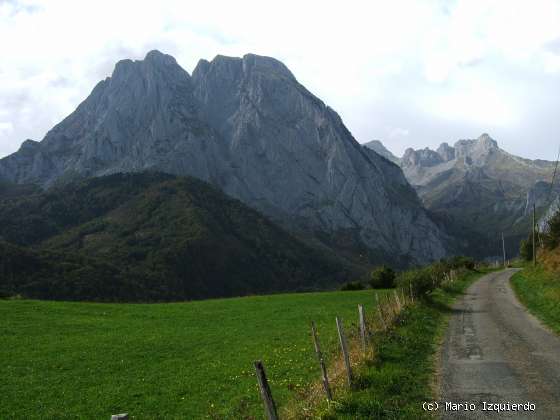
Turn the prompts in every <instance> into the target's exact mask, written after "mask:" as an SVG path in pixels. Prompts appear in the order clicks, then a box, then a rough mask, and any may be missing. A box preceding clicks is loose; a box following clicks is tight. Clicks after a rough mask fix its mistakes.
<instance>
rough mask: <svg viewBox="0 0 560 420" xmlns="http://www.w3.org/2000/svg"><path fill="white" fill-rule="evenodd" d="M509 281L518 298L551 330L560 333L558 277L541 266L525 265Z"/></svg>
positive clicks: (559, 281)
mask: <svg viewBox="0 0 560 420" xmlns="http://www.w3.org/2000/svg"><path fill="white" fill-rule="evenodd" d="M511 283H512V285H513V289H514V290H515V293H516V294H517V297H518V298H519V300H520V301H521V302H522V303H523V304H524V305H525V306H526V307H527V308H528V309H529V311H530V312H531V313H532V314H533V315H535V316H536V317H538V318H540V319H541V320H542V321H543V322H544V323H545V324H546V325H548V326H549V327H550V328H551V329H552V330H553V331H555V332H556V333H558V334H560V278H559V276H558V275H557V274H556V275H554V274H552V273H550V272H548V271H545V270H544V269H543V267H541V266H538V267H536V268H533V267H531V266H529V265H528V266H527V267H526V268H525V269H524V270H523V271H520V272H518V273H516V274H515V275H514V276H513V277H512V279H511Z"/></svg>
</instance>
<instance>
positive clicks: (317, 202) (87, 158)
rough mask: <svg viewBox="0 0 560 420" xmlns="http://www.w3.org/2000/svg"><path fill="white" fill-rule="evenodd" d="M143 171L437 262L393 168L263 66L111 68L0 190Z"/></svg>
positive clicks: (157, 62) (432, 240) (157, 55)
mask: <svg viewBox="0 0 560 420" xmlns="http://www.w3.org/2000/svg"><path fill="white" fill-rule="evenodd" d="M152 169H155V170H159V171H163V172H167V173H171V174H176V175H191V176H195V177H197V178H200V179H203V180H205V181H208V182H210V183H211V184H213V185H215V186H217V187H219V188H220V189H221V190H222V191H224V192H226V193H227V194H229V195H230V196H233V197H235V198H238V199H240V200H241V201H243V202H244V203H246V204H249V205H250V206H252V207H254V208H256V209H258V210H260V211H261V212H263V213H265V214H266V215H268V216H269V217H271V218H273V219H275V220H278V221H281V222H282V223H283V224H284V225H285V226H288V227H290V228H293V229H295V230H297V231H298V232H299V231H302V230H304V231H311V232H323V233H324V234H326V237H330V238H332V239H333V243H334V242H336V238H338V235H344V238H345V242H347V243H355V244H361V245H360V246H364V245H365V246H366V247H367V248H368V249H370V250H371V253H372V255H377V256H378V258H382V257H384V256H389V257H390V258H393V259H400V260H401V262H403V261H406V262H423V261H428V260H432V259H437V258H440V257H442V256H443V255H445V252H446V251H445V246H444V241H445V236H444V235H443V234H442V232H441V231H440V230H439V228H438V227H437V226H436V225H435V224H434V223H433V222H432V221H431V220H430V218H429V217H428V215H427V213H426V212H425V211H424V209H423V208H422V207H421V205H420V203H419V201H418V198H417V196H416V193H415V192H414V190H413V189H412V188H411V187H410V186H409V185H408V183H407V181H406V179H405V178H404V175H403V173H402V171H401V170H400V168H398V167H397V166H395V165H394V164H392V163H390V162H388V161H387V160H386V159H383V158H381V157H380V156H379V155H377V154H376V153H373V152H371V153H368V152H367V151H366V150H365V149H364V148H363V147H361V146H360V145H359V144H358V143H357V141H356V140H355V139H354V138H353V137H352V135H351V133H350V132H349V131H348V129H347V128H346V127H345V126H344V124H343V122H342V120H341V119H340V117H339V116H338V114H336V112H335V111H333V110H332V109H331V108H329V107H328V106H326V105H325V104H324V103H323V102H322V101H321V100H320V99H319V98H317V97H316V96H314V95H313V94H312V93H311V92H309V91H308V90H307V89H305V87H303V86H302V85H301V84H299V83H298V82H297V80H296V79H295V77H294V76H293V74H292V73H291V72H290V70H289V69H288V68H287V67H286V66H285V65H284V64H282V63H281V62H280V61H278V60H276V59H274V58H271V57H264V56H258V55H254V54H247V55H245V56H243V57H241V58H238V57H226V56H221V55H219V56H217V57H215V58H214V59H213V60H212V61H206V60H201V61H200V62H199V63H198V65H197V66H196V68H195V70H194V71H193V75H192V77H191V76H190V75H189V74H188V73H187V72H186V71H185V70H184V69H182V68H181V67H180V66H179V65H178V64H177V63H176V61H175V59H174V58H173V57H171V56H168V55H165V54H162V53H161V52H159V51H151V52H149V53H148V54H147V55H146V58H145V59H144V60H137V61H132V60H122V61H120V62H119V63H117V65H116V66H115V71H114V72H113V74H112V76H111V77H110V78H108V79H106V80H104V81H102V82H100V83H98V85H97V86H96V87H95V88H94V90H93V91H92V93H91V94H90V96H89V97H88V98H86V99H85V100H84V101H83V102H82V103H81V104H80V105H79V106H78V108H77V109H76V111H74V112H73V113H72V114H71V115H69V116H68V117H67V118H65V119H64V120H63V121H62V122H61V123H59V124H57V125H56V126H55V127H54V128H53V129H52V130H51V131H50V132H49V133H48V134H47V136H46V137H45V138H44V139H43V140H42V141H41V142H40V144H39V145H37V146H36V147H33V150H32V152H30V153H20V152H17V153H14V154H12V155H10V156H8V157H6V158H4V159H1V160H0V178H6V179H7V180H9V181H12V182H17V183H30V182H31V183H38V184H40V185H42V186H44V187H48V186H50V185H52V184H53V183H54V182H56V181H57V180H59V179H72V178H73V177H76V176H77V175H79V176H85V177H90V176H99V175H105V174H111V173H116V172H136V171H145V170H152ZM323 237H325V236H323Z"/></svg>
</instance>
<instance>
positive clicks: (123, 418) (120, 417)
mask: <svg viewBox="0 0 560 420" xmlns="http://www.w3.org/2000/svg"><path fill="white" fill-rule="evenodd" d="M111 420H128V413H124V414H113V415H112V416H111Z"/></svg>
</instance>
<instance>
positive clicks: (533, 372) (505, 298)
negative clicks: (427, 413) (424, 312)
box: [437, 269, 560, 420]
mask: <svg viewBox="0 0 560 420" xmlns="http://www.w3.org/2000/svg"><path fill="white" fill-rule="evenodd" d="M515 271H516V270H515V269H508V270H504V271H500V272H496V273H492V274H488V275H486V276H484V277H483V278H481V279H480V280H478V281H477V282H476V283H474V284H473V285H472V286H471V287H470V288H469V289H468V290H467V292H466V294H465V295H464V296H463V297H462V298H460V299H459V300H458V301H457V303H456V304H455V305H454V307H453V311H452V315H451V319H450V321H449V326H448V329H447V332H446V336H445V341H444V344H443V349H442V353H441V358H440V375H441V376H440V400H439V401H438V403H439V409H438V410H437V413H439V414H440V415H441V416H442V418H444V419H486V418H492V419H494V418H496V419H502V418H505V419H510V418H513V419H543V420H548V419H560V338H558V336H556V335H555V334H553V333H551V332H550V331H549V330H547V329H546V328H545V327H543V326H542V324H541V323H540V322H539V321H538V320H537V319H536V318H535V317H533V316H532V315H530V314H529V313H528V312H527V311H526V309H525V308H524V307H523V306H522V305H521V303H519V301H518V300H517V298H516V297H515V295H514V293H513V291H512V289H511V287H510V285H509V279H510V277H511V276H512V275H513V274H514V273H515ZM484 402H486V403H487V405H486V407H485V406H484ZM508 402H509V403H510V404H525V406H524V407H523V408H522V409H519V407H515V406H512V405H510V406H509V407H508V406H507V405H506V404H507V403H508ZM446 403H448V405H447V407H446ZM449 403H457V404H459V403H463V404H464V405H463V406H452V405H449ZM465 403H466V404H470V405H468V406H467V410H465ZM491 403H501V404H504V405H501V406H492V405H490V404H491ZM527 403H530V404H534V406H533V407H529V406H528V405H527ZM457 408H458V410H457V411H455V409H457ZM473 408H474V410H472V411H471V409H473ZM484 408H486V410H484ZM508 408H509V410H508ZM531 408H534V411H532V410H531ZM498 409H500V410H502V409H503V410H505V411H496V410H498Z"/></svg>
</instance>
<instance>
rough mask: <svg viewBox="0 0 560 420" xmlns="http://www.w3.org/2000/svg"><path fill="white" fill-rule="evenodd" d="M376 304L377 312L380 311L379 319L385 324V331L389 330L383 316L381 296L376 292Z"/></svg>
mask: <svg viewBox="0 0 560 420" xmlns="http://www.w3.org/2000/svg"><path fill="white" fill-rule="evenodd" d="M375 306H377V312H378V313H379V319H380V320H381V324H383V331H385V330H387V324H386V323H385V318H383V312H382V311H381V304H380V303H379V296H378V295H377V293H376V294H375Z"/></svg>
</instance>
